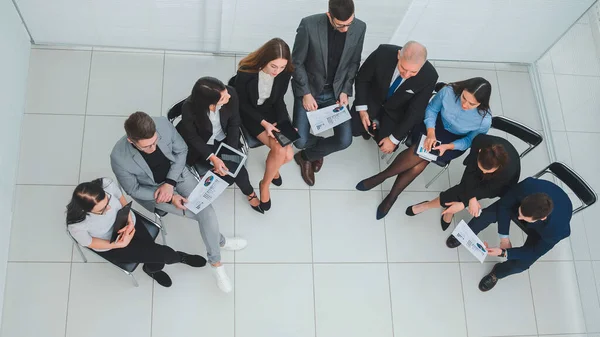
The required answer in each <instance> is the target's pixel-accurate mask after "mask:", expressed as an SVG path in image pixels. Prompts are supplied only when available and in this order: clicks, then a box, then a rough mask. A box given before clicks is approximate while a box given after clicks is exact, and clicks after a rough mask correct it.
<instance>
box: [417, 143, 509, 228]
mask: <svg viewBox="0 0 600 337" xmlns="http://www.w3.org/2000/svg"><path fill="white" fill-rule="evenodd" d="M463 164H464V165H466V168H465V172H464V173H463V176H462V179H461V181H460V183H459V184H458V185H456V186H454V187H451V188H449V189H448V190H446V191H444V192H442V193H440V196H439V197H438V198H435V199H434V200H431V201H425V202H422V203H420V204H416V205H413V206H410V207H408V208H407V209H406V214H407V215H409V216H414V215H416V214H419V213H421V212H423V211H426V210H428V209H430V208H439V207H445V208H446V210H444V211H443V212H442V218H441V219H440V222H441V226H442V230H446V229H447V228H448V226H450V223H451V221H452V217H453V216H454V214H455V213H458V212H460V211H462V210H463V209H465V207H469V213H471V215H472V216H474V217H479V213H480V211H481V205H480V204H479V200H481V199H489V198H495V197H500V196H502V195H503V194H504V193H506V191H507V190H508V189H510V188H511V187H512V186H514V185H516V184H517V183H518V182H519V176H520V174H521V158H520V157H519V153H518V152H517V150H516V149H515V148H514V146H512V144H511V143H510V142H509V141H507V140H506V139H504V138H500V137H496V136H491V135H485V134H479V135H477V136H476V137H475V138H473V143H472V144H471V152H470V153H469V155H468V156H467V158H465V160H464V162H463Z"/></svg>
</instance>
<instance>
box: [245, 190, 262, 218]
mask: <svg viewBox="0 0 600 337" xmlns="http://www.w3.org/2000/svg"><path fill="white" fill-rule="evenodd" d="M248 197H249V198H250V199H248V201H249V202H250V201H252V199H257V200H258V201H259V202H260V199H258V197H257V196H256V192H252V194H250V195H249V196H248ZM261 204H262V203H261ZM250 207H252V209H253V210H255V211H257V212H258V213H260V214H265V211H264V210H263V209H262V207H261V205H260V204H259V205H258V206H252V204H250Z"/></svg>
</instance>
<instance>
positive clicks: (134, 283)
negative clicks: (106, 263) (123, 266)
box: [123, 270, 140, 288]
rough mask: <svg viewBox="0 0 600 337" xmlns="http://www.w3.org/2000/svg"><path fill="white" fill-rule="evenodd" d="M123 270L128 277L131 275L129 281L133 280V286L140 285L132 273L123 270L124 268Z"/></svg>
mask: <svg viewBox="0 0 600 337" xmlns="http://www.w3.org/2000/svg"><path fill="white" fill-rule="evenodd" d="M123 272H124V273H125V274H127V275H129V277H131V282H133V286H134V287H136V288H137V287H139V286H140V285H139V283H138V281H137V280H136V279H135V276H133V273H130V272H128V271H125V270H123Z"/></svg>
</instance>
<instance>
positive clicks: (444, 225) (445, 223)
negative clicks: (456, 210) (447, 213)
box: [440, 215, 454, 231]
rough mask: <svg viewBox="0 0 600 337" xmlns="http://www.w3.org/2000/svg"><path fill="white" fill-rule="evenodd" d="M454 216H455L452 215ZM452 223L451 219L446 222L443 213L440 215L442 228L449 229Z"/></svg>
mask: <svg viewBox="0 0 600 337" xmlns="http://www.w3.org/2000/svg"><path fill="white" fill-rule="evenodd" d="M452 217H454V216H452ZM451 223H452V220H450V222H446V221H444V216H443V215H442V216H441V217H440V225H442V230H443V231H446V229H448V227H450V224H451Z"/></svg>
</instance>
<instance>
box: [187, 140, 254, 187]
mask: <svg viewBox="0 0 600 337" xmlns="http://www.w3.org/2000/svg"><path fill="white" fill-rule="evenodd" d="M220 144H221V142H219V141H217V140H215V143H214V144H213V145H210V147H211V149H212V151H213V153H214V152H217V150H218V149H219V145H220ZM225 165H227V164H225ZM196 169H197V170H198V172H199V173H200V175H202V174H203V172H206V171H208V170H212V169H213V166H212V165H211V164H210V161H209V160H205V161H202V162H199V163H197V164H196ZM219 177H220V178H221V179H223V180H225V182H227V183H228V184H229V186H231V185H232V184H233V183H235V184H236V185H237V187H239V188H240V190H241V191H242V193H244V195H250V194H252V193H253V192H254V187H252V184H251V183H250V177H249V176H248V170H246V166H242V168H241V169H240V172H238V174H237V176H236V177H235V178H234V177H232V176H230V175H225V176H219Z"/></svg>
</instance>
